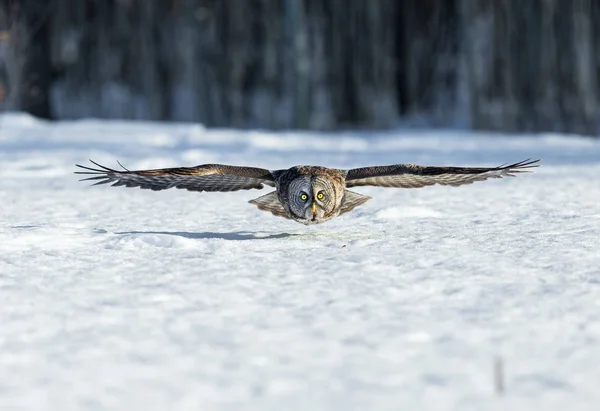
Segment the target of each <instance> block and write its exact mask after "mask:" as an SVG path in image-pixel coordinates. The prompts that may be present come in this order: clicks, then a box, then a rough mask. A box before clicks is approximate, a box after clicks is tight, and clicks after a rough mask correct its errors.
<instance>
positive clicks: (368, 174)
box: [346, 160, 540, 188]
mask: <svg viewBox="0 0 600 411" xmlns="http://www.w3.org/2000/svg"><path fill="white" fill-rule="evenodd" d="M539 162H540V160H525V161H521V162H518V163H514V164H510V165H502V166H499V167H490V168H487V167H429V166H419V165H415V164H396V165H391V166H378V167H363V168H354V169H352V170H348V172H347V174H346V187H357V186H379V187H403V188H417V187H424V186H430V185H433V184H440V185H444V186H460V185H463V184H471V183H474V182H475V181H483V180H487V179H488V178H502V177H504V176H511V177H514V176H515V174H517V173H523V172H529V171H531V170H530V169H532V168H535V167H539V164H538V163H539Z"/></svg>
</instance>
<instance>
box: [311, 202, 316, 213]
mask: <svg viewBox="0 0 600 411" xmlns="http://www.w3.org/2000/svg"><path fill="white" fill-rule="evenodd" d="M310 211H312V213H313V215H314V214H316V213H317V205H316V204H315V203H313V204H312V207H311V208H310Z"/></svg>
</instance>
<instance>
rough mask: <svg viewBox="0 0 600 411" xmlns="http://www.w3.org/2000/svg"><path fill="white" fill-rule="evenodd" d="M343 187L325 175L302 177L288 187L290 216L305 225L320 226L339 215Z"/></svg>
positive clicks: (294, 180)
mask: <svg viewBox="0 0 600 411" xmlns="http://www.w3.org/2000/svg"><path fill="white" fill-rule="evenodd" d="M343 191H344V190H343V187H339V188H336V187H335V183H334V181H332V180H331V179H330V178H328V177H327V176H324V175H313V176H308V175H300V176H298V177H297V178H295V179H293V180H292V181H291V182H290V184H289V187H288V192H287V197H288V198H287V200H288V205H289V212H290V216H291V217H292V218H293V219H294V220H296V221H298V222H301V223H303V224H306V225H310V224H320V223H323V222H325V221H327V220H330V219H332V218H333V217H335V216H337V215H338V214H339V208H340V202H341V199H342V197H343Z"/></svg>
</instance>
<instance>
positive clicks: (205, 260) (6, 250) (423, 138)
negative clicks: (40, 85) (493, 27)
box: [0, 114, 600, 411]
mask: <svg viewBox="0 0 600 411" xmlns="http://www.w3.org/2000/svg"><path fill="white" fill-rule="evenodd" d="M529 157H532V158H542V159H543V160H544V165H543V167H541V168H539V169H538V170H537V171H536V173H534V174H527V175H523V176H520V177H519V178H505V179H502V180H493V181H485V182H481V183H476V184H474V185H469V186H463V187H458V188H454V187H437V186H436V187H427V188H422V189H414V190H403V189H384V188H362V189H357V190H356V191H358V192H361V193H364V194H367V195H370V196H373V199H372V200H371V201H369V202H368V203H367V204H365V205H364V206H362V207H360V208H358V209H357V210H355V211H354V212H352V213H350V214H347V215H345V216H342V217H339V218H337V219H334V220H332V221H330V222H328V223H326V224H324V225H320V226H311V227H305V226H302V225H300V224H298V223H295V222H292V221H289V220H284V219H280V218H277V217H274V216H272V215H271V214H269V213H265V212H261V211H259V210H258V209H256V208H255V207H253V206H252V205H250V204H246V201H247V200H250V199H252V198H254V197H258V196H259V195H261V194H264V193H266V190H262V191H243V192H237V193H190V192H187V191H181V190H169V191H163V192H151V191H145V190H139V189H126V188H112V187H109V186H100V187H89V185H88V184H86V183H79V182H78V177H77V176H75V175H74V174H72V173H73V171H75V167H74V164H75V163H85V162H86V161H87V159H88V158H92V159H94V160H96V161H99V162H100V163H101V164H106V165H109V166H111V165H113V166H116V160H120V161H121V162H122V163H123V164H124V165H125V166H126V167H128V168H130V169H138V168H155V167H167V166H183V165H190V166H191V165H196V164H202V163H213V162H215V163H216V162H221V163H229V164H245V165H252V166H260V167H266V168H284V167H289V166H291V165H295V164H322V165H328V166H332V167H343V168H350V167H356V166H367V165H373V164H394V163H403V162H414V163H420V164H427V165H473V166H478V165H481V166H495V165H499V164H501V163H504V162H511V161H512V162H514V161H519V160H523V159H526V158H529ZM0 175H1V177H2V179H1V181H2V183H1V185H0V201H1V204H2V207H1V211H0V218H1V222H2V224H1V226H0V247H1V249H0V409H1V410H61V411H66V410H298V411H300V410H302V411H304V410H482V409H498V410H507V409H510V410H534V409H538V410H564V409H570V410H588V409H589V410H598V409H600V408H599V407H600V390H599V389H598V387H599V384H600V250H599V245H600V235H599V234H600V181H599V176H600V144H599V143H598V141H593V140H590V139H586V138H579V137H576V136H569V137H565V136H558V135H541V136H519V137H514V136H512V137H511V136H502V135H491V134H477V133H463V132H458V131H442V132H440V131H399V132H386V133H372V134H369V133H358V132H357V133H339V134H322V135H320V134H314V133H305V134H303V133H268V132H242V131H235V130H206V129H204V128H203V127H201V126H198V125H181V124H180V125H165V124H154V123H128V122H103V121H77V122H61V123H45V122H41V121H38V120H35V119H33V118H31V117H28V116H25V115H21V114H5V115H3V116H1V117H0ZM497 359H500V362H501V363H502V368H503V374H504V376H503V377H502V378H496V379H495V377H494V375H495V372H494V364H495V361H497ZM499 374H500V373H499ZM500 381H501V382H502V383H503V385H504V391H503V393H499V392H498V388H497V387H496V385H498V383H499V382H500Z"/></svg>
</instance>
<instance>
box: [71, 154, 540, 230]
mask: <svg viewBox="0 0 600 411" xmlns="http://www.w3.org/2000/svg"><path fill="white" fill-rule="evenodd" d="M90 161H91V163H92V164H94V165H95V166H96V167H97V168H93V167H87V166H82V165H79V164H78V165H77V167H79V168H81V169H83V170H85V171H77V172H76V174H83V175H88V176H90V177H87V178H84V179H83V180H82V181H88V180H91V181H95V184H93V185H100V184H109V183H112V184H111V185H112V186H124V187H139V188H142V189H149V190H153V191H158V190H166V189H170V188H179V189H185V190H188V191H199V192H202V191H208V192H215V191H238V190H251V189H262V188H263V187H264V186H265V185H267V186H271V187H275V191H273V192H271V193H268V194H266V195H263V196H261V197H258V198H255V199H253V200H250V203H251V204H254V205H256V206H257V207H258V208H259V209H260V210H263V211H268V212H270V213H272V214H273V215H276V216H279V217H284V218H288V219H292V220H294V221H297V222H300V223H303V224H306V225H310V224H321V223H324V222H325V221H329V220H331V219H332V218H334V217H337V216H338V215H341V214H344V213H347V212H350V211H352V210H353V209H354V208H356V207H358V206H360V205H362V204H364V203H365V202H366V201H368V200H369V199H370V198H371V197H368V196H365V195H362V194H359V193H355V192H353V191H350V190H348V189H347V188H349V187H359V186H378V187H401V188H417V187H425V186H429V185H434V184H440V185H449V186H459V185H463V184H472V183H474V182H476V181H483V180H487V179H489V178H501V177H505V176H511V177H514V176H515V175H517V174H518V173H523V172H529V171H531V169H532V168H534V167H538V166H539V161H540V160H533V161H531V160H525V161H521V162H518V163H514V164H510V165H502V166H499V167H489V168H488V167H437V166H434V167H430V166H420V165H415V164H396V165H390V166H374V167H363V168H355V169H350V170H341V169H334V168H327V167H322V166H304V165H302V166H294V167H291V168H288V169H283V170H272V171H270V170H267V169H263V168H256V167H241V166H230V165H223V164H204V165H199V166H196V167H176V168H162V169H152V170H137V171H130V170H128V169H126V168H125V167H123V166H121V167H123V170H114V169H111V168H108V167H105V166H102V165H100V164H98V163H96V162H94V161H92V160H90ZM119 165H120V163H119Z"/></svg>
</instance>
